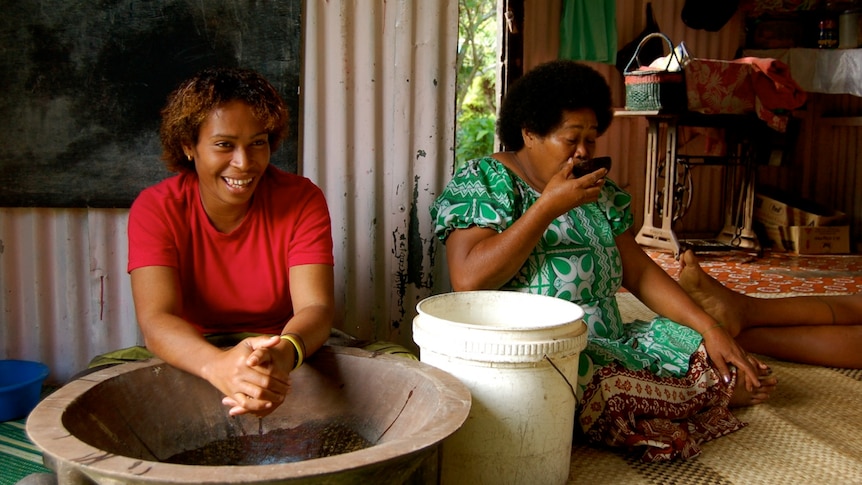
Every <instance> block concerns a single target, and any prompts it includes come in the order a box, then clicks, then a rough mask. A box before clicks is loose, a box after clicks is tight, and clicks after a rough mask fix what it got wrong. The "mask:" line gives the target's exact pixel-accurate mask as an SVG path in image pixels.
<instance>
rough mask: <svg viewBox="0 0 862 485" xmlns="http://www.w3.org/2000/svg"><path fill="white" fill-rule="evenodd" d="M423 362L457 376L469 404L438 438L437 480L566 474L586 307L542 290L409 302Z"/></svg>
mask: <svg viewBox="0 0 862 485" xmlns="http://www.w3.org/2000/svg"><path fill="white" fill-rule="evenodd" d="M416 310H417V311H418V315H417V316H416V317H415V318H414V319H413V340H414V341H415V342H416V344H417V345H418V346H419V351H420V352H419V355H420V360H421V361H422V362H425V363H428V364H430V365H432V366H434V367H437V368H439V369H442V370H444V371H446V372H449V373H450V374H452V375H453V376H455V377H456V378H458V379H459V380H461V382H463V383H464V384H465V385H466V386H467V387H468V388H470V392H471V394H472V398H473V403H472V407H471V409H470V414H469V415H468V417H467V420H466V421H465V422H464V425H463V426H462V427H461V428H460V429H459V430H458V431H456V432H455V433H454V434H453V435H452V436H450V437H449V438H447V439H446V440H445V441H444V442H443V445H442V464H441V474H442V483H443V484H444V485H449V484H461V483H463V484H470V485H475V484H494V485H497V484H521V483H523V484H530V485H533V484H554V483H560V484H563V483H566V482H567V480H568V477H569V468H570V462H571V453H572V432H573V430H574V420H575V405H576V398H575V389H574V386H576V385H577V375H578V355H579V354H580V352H581V351H582V350H583V349H584V347H585V346H586V342H587V340H586V339H587V332H586V326H585V325H584V323H583V316H584V311H583V310H582V309H581V307H579V306H578V305H576V304H574V303H571V302H568V301H565V300H561V299H558V298H552V297H548V296H540V295H533V294H528V293H517V292H511V291H468V292H457V293H445V294H441V295H436V296H432V297H429V298H426V299H424V300H422V301H420V302H419V304H418V305H417V306H416Z"/></svg>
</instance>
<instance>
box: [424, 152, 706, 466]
mask: <svg viewBox="0 0 862 485" xmlns="http://www.w3.org/2000/svg"><path fill="white" fill-rule="evenodd" d="M540 195H541V194H540V193H539V192H537V191H536V190H534V189H533V188H532V187H530V186H529V185H528V184H527V183H526V182H524V181H523V180H522V179H521V178H520V177H518V176H517V175H516V174H514V172H512V171H510V170H509V169H508V168H506V166H505V165H503V164H502V163H500V162H499V161H497V160H495V159H494V158H490V157H486V158H481V159H476V160H472V161H470V162H468V163H467V164H465V165H464V166H463V167H462V168H461V169H460V170H458V172H457V173H456V174H455V175H454V177H453V179H452V180H451V181H450V182H449V184H448V185H447V186H446V188H445V190H444V191H443V193H442V194H441V195H440V196H439V197H438V198H437V200H436V201H435V203H434V204H433V205H432V207H431V216H432V219H433V220H434V221H435V233H436V235H437V237H439V238H440V239H441V240H442V241H444V242H445V240H446V238H447V237H448V236H449V234H450V233H451V232H452V231H453V230H455V229H463V228H468V227H471V226H478V227H485V228H491V229H494V230H496V231H497V232H502V231H503V230H505V229H506V228H508V227H509V226H511V225H512V224H513V223H514V222H515V221H516V220H517V219H518V218H519V217H520V216H521V215H522V214H523V213H524V212H525V211H526V210H527V208H529V207H530V206H531V205H533V204H534V203H535V202H536V200H537V199H538V198H539V196H540ZM630 204H631V195H629V194H628V193H626V192H625V191H623V190H622V189H621V188H620V187H619V186H618V185H617V184H616V183H614V182H613V181H612V180H610V179H606V183H605V185H604V187H603V188H602V191H601V194H600V196H599V199H598V201H597V202H595V203H589V204H584V205H582V206H580V207H576V208H575V209H572V210H571V211H569V212H568V213H566V214H563V215H561V216H559V217H557V218H556V219H555V220H554V221H553V223H551V225H550V226H549V227H548V229H547V230H546V231H545V234H544V235H543V236H542V238H541V240H540V242H539V244H538V245H537V246H536V247H535V249H534V250H533V252H532V253H531V254H530V256H529V257H528V258H527V261H526V262H525V263H524V265H523V266H522V267H521V269H520V271H519V272H518V274H517V275H516V276H515V277H514V278H512V280H510V281H509V282H508V283H506V285H504V286H503V288H501V289H505V290H514V291H523V292H529V293H535V294H540V295H550V296H554V297H557V298H562V299H565V300H569V301H572V302H574V303H577V304H578V305H580V306H581V307H582V308H583V309H584V312H585V317H584V321H585V323H586V325H587V328H588V331H589V338H588V343H587V347H586V349H585V350H584V352H582V353H581V356H580V364H579V367H578V372H579V374H580V375H579V386H578V394H579V395H578V397H579V399H581V400H582V399H583V397H584V392H585V390H586V389H587V387H588V386H589V385H590V383H593V386H596V385H598V383H597V382H596V378H595V374H596V372H597V370H598V369H600V368H603V367H607V366H609V364H611V363H614V366H616V367H621V368H624V369H627V370H628V371H633V372H638V374H637V375H638V377H637V378H638V379H640V380H643V379H644V378H646V379H652V380H656V381H661V380H662V379H666V378H683V377H684V376H686V374H687V372H689V369H690V362H691V360H692V359H691V358H692V355H693V354H695V353H697V352H698V350H699V349H701V352H702V347H701V340H702V339H701V336H700V334H698V333H697V332H696V331H694V330H692V329H690V328H688V327H685V326H683V325H680V324H677V323H675V322H673V321H671V320H668V319H666V318H656V319H654V320H653V321H650V322H644V321H635V322H623V321H622V318H621V316H620V312H619V308H618V306H617V302H616V298H615V295H616V293H617V291H618V290H619V289H620V287H621V284H622V276H623V275H622V263H621V260H620V253H619V250H618V249H617V247H616V243H615V237H616V236H618V235H620V234H622V233H623V232H624V231H626V230H628V229H629V228H630V227H631V226H632V222H633V216H632V213H631V209H630ZM702 353H703V352H702ZM703 358H704V359H705V353H703ZM701 384H702V383H701ZM582 402H583V401H582ZM590 420H591V423H593V422H594V419H593V418H590ZM695 451H697V450H695ZM695 454H696V453H695Z"/></svg>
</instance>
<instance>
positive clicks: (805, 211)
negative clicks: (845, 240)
mask: <svg viewBox="0 0 862 485" xmlns="http://www.w3.org/2000/svg"><path fill="white" fill-rule="evenodd" d="M754 220H755V221H757V222H761V223H763V224H768V225H773V226H788V227H790V226H814V227H818V226H838V225H841V224H843V223H845V221H846V220H847V215H846V214H844V213H843V212H839V211H834V210H830V209H827V208H825V207H822V206H819V205H817V204H815V203H813V202H810V201H806V200H802V199H799V198H794V197H792V196H788V195H786V194H782V195H776V194H774V193H763V192H758V193H756V194H755V195H754Z"/></svg>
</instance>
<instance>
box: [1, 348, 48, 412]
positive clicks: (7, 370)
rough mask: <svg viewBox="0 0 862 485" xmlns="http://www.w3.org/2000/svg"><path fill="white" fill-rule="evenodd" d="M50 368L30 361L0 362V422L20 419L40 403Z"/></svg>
mask: <svg viewBox="0 0 862 485" xmlns="http://www.w3.org/2000/svg"><path fill="white" fill-rule="evenodd" d="M46 377H48V366H46V365H45V364H43V363H41V362H32V361H29V360H0V421H11V420H13V419H20V418H23V417H26V416H27V415H28V414H30V411H32V410H33V408H34V407H36V404H38V403H39V397H40V396H41V394H42V383H43V382H45V378H46Z"/></svg>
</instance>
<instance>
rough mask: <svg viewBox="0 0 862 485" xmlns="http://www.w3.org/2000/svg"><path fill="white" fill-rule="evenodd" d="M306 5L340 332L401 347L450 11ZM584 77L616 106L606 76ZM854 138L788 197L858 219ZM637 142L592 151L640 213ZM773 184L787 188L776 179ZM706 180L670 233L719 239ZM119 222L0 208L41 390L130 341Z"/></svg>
mask: <svg viewBox="0 0 862 485" xmlns="http://www.w3.org/2000/svg"><path fill="white" fill-rule="evenodd" d="M555 1H556V2H558V1H559V0H549V2H547V3H545V2H531V1H529V0H528V1H527V2H526V5H527V8H528V9H530V8H531V6H536V7H541V9H542V12H543V13H540V14H536V13H535V12H534V13H532V14H531V13H529V10H528V14H527V15H528V16H529V15H532V16H533V17H532V25H538V26H540V27H541V26H542V25H545V26H546V27H545V29H546V30H545V31H544V32H545V34H547V33H548V32H551V31H554V30H555V29H556V25H557V23H555V22H558V19H554V18H552V17H550V16H551V15H552V14H553V13H554V12H559V9H556V10H555V9H554V8H552V7H553V4H554V2H555ZM645 3H646V2H645V1H642V0H619V1H618V2H617V17H618V35H619V41H620V45H624V44H625V43H626V42H628V40H630V39H632V38H634V37H635V35H637V33H639V32H640V31H641V29H642V28H643V25H644V13H643V12H644V8H645ZM549 4H551V6H550V7H549ZM683 4H684V0H653V5H654V7H655V11H656V17H657V20H658V23H659V25H660V26H661V28H662V29H663V30H664V32H665V33H667V34H668V35H669V36H670V37H671V39H673V40H674V41H675V42H677V43H678V42H679V41H681V40H685V42H686V44H688V46H689V50H690V51H691V52H692V53H693V54H694V55H696V56H700V57H711V58H721V59H729V58H731V57H732V56H733V53H734V52H735V50H736V48H737V46H738V45H740V43H739V36H740V35H741V27H740V25H739V22H734V21H732V22H731V23H730V24H728V26H726V27H725V28H724V29H722V31H721V32H720V33H719V34H707V33H705V32H703V31H694V30H691V29H688V28H687V27H685V26H684V25H683V24H682V22H681V21H680V20H679V13H680V11H681V9H682V5H683ZM557 5H558V4H557ZM305 8H306V12H305V17H306V19H305V27H304V29H305V30H304V41H305V44H304V64H305V67H304V73H303V76H302V85H303V86H304V88H303V89H304V93H302V97H301V98H302V99H303V108H302V109H303V114H302V120H303V126H301V127H299V128H300V129H301V132H302V133H301V137H300V138H301V140H302V147H301V153H302V154H303V157H302V158H303V160H302V167H301V171H302V173H304V174H305V175H307V176H309V177H310V178H311V179H313V180H314V181H315V182H316V183H318V184H319V185H320V186H321V187H322V188H323V190H324V191H325V193H326V197H327V200H328V201H329V204H330V211H331V213H332V217H333V232H334V234H335V243H336V249H335V255H336V259H337V265H336V277H337V292H338V297H339V308H340V310H341V312H340V313H341V315H343V317H342V318H341V319H340V321H339V326H341V327H342V328H344V329H345V330H347V331H349V332H350V333H352V334H355V335H357V336H359V337H363V338H375V339H389V340H393V341H396V342H399V343H401V344H404V345H408V346H410V345H412V336H411V335H410V324H411V320H412V316H413V314H414V307H415V303H416V302H418V301H419V300H421V299H422V298H424V297H425V296H428V295H430V294H432V293H437V292H441V291H447V290H448V281H447V276H446V274H445V270H444V268H443V266H444V264H443V262H444V258H443V254H442V249H441V246H440V245H439V244H437V243H436V241H434V240H433V238H432V235H431V227H430V218H429V216H428V213H427V208H428V206H429V205H430V203H431V201H432V200H433V199H434V198H435V197H436V195H437V194H438V193H439V191H440V190H441V188H442V186H443V184H444V183H445V181H446V180H448V177H449V176H450V172H451V168H452V164H453V146H454V111H455V107H454V101H453V100H454V99H455V94H454V91H455V77H454V76H455V73H454V62H455V61H454V59H455V53H456V42H457V9H458V5H457V1H456V0H422V1H412V0H398V1H391V0H390V1H385V0H383V1H382V0H376V1H371V0H369V1H359V0H354V1H348V0H329V1H318V0H311V1H309V2H307V3H306V6H305ZM544 17H547V18H544ZM528 25H530V24H528ZM540 27H535V28H540ZM547 37H548V35H544V36H542V37H541V38H543V39H545V40H544V41H542V42H547ZM550 37H553V36H552V35H551V36H550ZM537 38H538V36H537ZM528 39H529V34H528ZM551 51H553V55H555V54H556V50H555V49H551V48H549V47H548V46H547V45H545V46H544V47H541V46H540V47H537V48H534V49H533V51H532V52H534V55H533V57H531V59H532V61H531V62H533V63H534V64H535V63H537V62H540V61H541V60H543V58H542V56H547V55H548V54H547V53H548V52H551ZM597 67H598V68H599V69H604V72H606V74H607V75H608V76H609V79H611V81H612V84H613V85H614V87H615V92H616V94H615V95H616V96H617V98H616V99H618V100H622V99H623V98H622V91H623V87H622V86H623V84H622V79H621V77H620V76H619V74H618V73H617V72H616V71H615V69H614V68H613V67H612V66H597ZM618 104H619V105H621V104H622V103H621V101H620V102H619V103H618ZM829 109H830V108H829V107H828V106H826V107H824V108H823V110H824V112H827V111H829ZM855 115H856V116H858V113H856V114H855ZM851 131H852V132H851ZM858 131H859V128H858V126H844V127H835V128H834V129H832V131H831V132H830V133H833V135H830V136H829V137H828V139H825V138H824V140H822V142H823V144H822V145H820V144H818V142H819V141H820V140H818V139H817V138H814V141H813V142H810V143H811V144H812V145H811V146H812V147H817V148H818V149H819V147H820V146H826V147H827V148H829V149H830V150H833V151H834V153H833V154H830V160H833V161H834V162H831V163H832V165H830V170H828V171H827V170H824V169H823V167H820V166H819V165H818V164H817V163H814V164H809V165H806V166H805V167H808V168H805V167H803V168H800V169H799V170H800V171H801V173H803V174H805V175H816V176H815V177H813V178H811V177H809V178H800V177H799V175H798V173H797V174H796V175H793V176H792V177H791V178H792V179H794V180H802V181H801V182H797V184H798V185H800V184H801V185H804V187H800V190H801V192H802V193H803V195H806V196H817V198H818V199H820V198H823V197H827V198H829V199H828V200H819V201H820V202H823V203H827V204H829V203H833V204H834V205H835V206H836V208H839V209H842V210H845V212H848V213H851V210H850V209H851V208H853V207H862V200H860V196H859V195H858V191H857V190H855V187H857V186H858V184H859V182H860V181H862V180H859V177H860V175H859V173H860V172H859V171H857V170H856V168H855V167H856V166H858V164H859V160H858V158H859V150H858V148H859V147H858V146H857V144H858V140H859V137H858ZM813 136H815V137H817V136H824V135H823V134H822V133H821V134H815V135H813ZM645 140H646V124H645V122H638V121H637V120H631V121H624V122H621V121H620V120H618V122H615V123H614V124H613V125H612V127H611V130H610V131H609V133H608V134H607V135H606V136H604V137H603V142H602V143H604V145H603V147H600V150H601V151H603V152H604V153H608V154H610V155H611V156H613V157H614V158H615V159H616V160H617V162H615V166H614V177H615V179H616V180H618V181H619V182H620V183H621V184H622V185H623V186H624V187H626V188H628V190H630V191H631V192H632V193H633V194H634V195H635V211H636V213H637V214H642V213H643V210H642V209H643V207H642V204H643V201H642V199H643V187H644V163H645V150H646V148H645ZM835 140H839V141H838V142H836V141H835ZM840 140H844V141H843V142H841V141H840ZM851 143H855V144H853V145H852V147H851V148H847V149H846V152H840V153H839V151H840V150H842V147H843V146H851V145H850V144H851ZM810 151H811V152H816V151H817V150H816V149H815V148H811V149H810ZM827 174H831V175H827ZM776 177H778V178H782V180H785V181H786V180H787V179H786V178H783V177H787V176H786V173H785V174H782V175H776ZM710 178H712V179H715V175H714V174H709V173H705V172H702V173H701V174H696V178H695V180H694V183H695V187H696V190H698V191H699V192H698V194H699V195H698V197H700V199H699V200H700V201H702V202H700V203H699V205H698V207H697V208H696V209H695V208H693V209H692V212H691V213H690V214H689V215H688V216H686V218H684V219H683V220H682V221H681V222H680V228H681V229H682V230H693V231H697V230H704V228H705V230H711V229H713V228H720V227H721V224H722V223H723V219H722V217H723V209H722V207H723V205H722V204H723V201H720V195H718V194H716V192H715V190H714V189H707V187H710V183H709V182H710V180H709V179H710ZM841 179H843V180H844V183H843V184H841V183H838V181H839V180H841ZM827 184H828V185H827ZM824 188H825V190H824ZM855 213H859V214H862V210H858V211H855ZM126 215H127V211H125V210H103V209H40V208H33V209H27V208H24V209H18V208H15V209H9V208H0V295H2V296H0V304H2V313H0V358H25V359H35V360H41V361H43V362H45V363H47V364H48V365H49V366H50V367H51V369H52V376H51V379H52V380H54V381H56V382H63V381H65V380H66V379H68V378H69V377H70V376H72V375H73V374H74V373H76V372H77V371H78V370H80V369H82V368H83V367H84V366H85V365H86V363H87V362H88V361H89V360H90V358H91V357H92V356H94V355H96V354H98V353H102V352H106V351H108V350H112V349H115V348H120V347H125V346H130V345H135V344H139V343H140V342H141V340H140V337H139V334H138V331H137V326H136V324H135V319H134V311H133V306H132V301H131V295H130V290H129V283H128V275H127V274H126V271H125V267H126V258H127V250H126ZM857 218H858V216H857ZM859 222H860V221H859V220H856V221H855V223H856V226H857V227H859V225H860V224H859ZM690 224H691V225H692V227H691V228H689V225H690ZM701 226H702V227H701Z"/></svg>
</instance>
